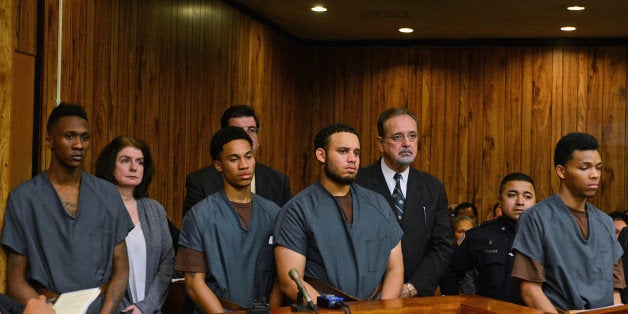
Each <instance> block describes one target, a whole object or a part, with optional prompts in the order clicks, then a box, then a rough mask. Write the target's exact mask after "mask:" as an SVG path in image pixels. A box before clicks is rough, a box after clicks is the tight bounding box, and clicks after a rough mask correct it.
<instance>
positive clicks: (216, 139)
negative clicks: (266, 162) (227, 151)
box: [209, 126, 253, 160]
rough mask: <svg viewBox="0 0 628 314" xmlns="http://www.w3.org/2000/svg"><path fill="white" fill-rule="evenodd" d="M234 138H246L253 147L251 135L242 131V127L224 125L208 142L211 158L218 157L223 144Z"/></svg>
mask: <svg viewBox="0 0 628 314" xmlns="http://www.w3.org/2000/svg"><path fill="white" fill-rule="evenodd" d="M235 140H246V141H247V142H249V145H251V147H253V141H252V140H251V137H250V136H249V135H248V134H247V133H246V131H244V129H242V128H239V127H235V126H227V127H224V128H222V129H220V130H218V132H216V133H215V134H214V136H212V139H211V141H210V143H209V152H210V154H211V156H212V159H213V160H219V159H220V153H221V152H222V150H223V146H224V145H225V144H227V143H229V142H231V141H235Z"/></svg>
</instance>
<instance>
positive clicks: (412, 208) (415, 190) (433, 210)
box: [357, 161, 453, 296]
mask: <svg viewBox="0 0 628 314" xmlns="http://www.w3.org/2000/svg"><path fill="white" fill-rule="evenodd" d="M357 183H358V184H359V185H361V186H363V187H365V188H367V189H370V190H373V191H375V192H378V193H380V194H382V195H383V196H384V197H385V198H386V200H387V201H388V203H389V204H390V206H391V210H392V206H394V205H393V202H394V200H393V198H392V196H391V194H390V191H389V190H388V185H386V180H385V179H384V174H383V173H382V168H381V165H380V161H378V162H376V163H374V164H372V165H370V166H368V167H366V168H361V169H360V170H359V171H358V178H357ZM401 229H402V230H403V237H402V238H401V248H402V251H403V266H404V282H410V283H412V285H414V287H415V288H416V289H417V291H418V292H419V295H421V296H432V295H434V291H435V290H436V287H437V285H438V281H439V279H440V275H441V274H442V273H443V272H444V271H445V269H447V267H448V266H449V262H450V261H451V257H452V254H453V247H452V242H451V228H450V227H449V219H448V218H447V195H445V188H444V187H443V184H442V183H441V182H440V181H439V180H438V179H437V178H436V177H434V176H432V175H430V174H427V173H425V172H421V171H418V170H415V169H413V168H410V174H409V177H408V190H407V192H406V203H405V208H404V213H403V217H402V219H401Z"/></svg>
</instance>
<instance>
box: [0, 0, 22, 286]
mask: <svg viewBox="0 0 628 314" xmlns="http://www.w3.org/2000/svg"><path fill="white" fill-rule="evenodd" d="M14 5H16V1H13V0H0V7H2V9H0V202H1V204H2V206H1V207H0V216H1V218H0V225H2V224H3V222H4V210H5V208H4V207H5V206H4V204H6V201H7V198H8V196H9V191H10V186H11V177H10V170H11V167H10V164H9V161H10V160H11V155H10V154H11V122H12V121H11V111H12V110H11V109H12V108H11V106H12V101H13V100H12V98H13V88H14V86H13V64H14V59H13V58H14V54H15V48H16V46H15V45H16V38H15V37H14V35H15V34H14V29H15V28H16V27H17V26H16V25H17V16H18V14H17V10H14ZM5 268H6V255H5V253H4V250H2V252H0V292H3V293H4V292H5V288H6V272H5Z"/></svg>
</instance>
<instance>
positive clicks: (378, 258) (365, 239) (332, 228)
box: [274, 183, 402, 299]
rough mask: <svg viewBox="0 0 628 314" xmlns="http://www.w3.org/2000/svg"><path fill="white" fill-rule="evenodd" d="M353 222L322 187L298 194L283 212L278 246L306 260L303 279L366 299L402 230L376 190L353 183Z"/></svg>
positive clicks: (380, 275)
mask: <svg viewBox="0 0 628 314" xmlns="http://www.w3.org/2000/svg"><path fill="white" fill-rule="evenodd" d="M351 197H352V199H353V223H349V222H348V221H347V220H346V219H345V217H344V213H343V211H342V208H340V205H339V204H338V202H337V201H336V199H335V198H334V197H333V196H332V195H331V194H330V193H329V192H328V191H327V190H326V189H325V188H324V187H323V186H322V185H321V184H320V183H316V184H314V185H311V186H310V187H308V188H307V189H305V190H303V191H302V192H301V193H299V194H297V195H296V196H295V197H294V198H292V200H290V201H288V203H286V205H284V207H283V208H282V209H281V211H280V212H279V216H278V217H277V222H276V224H275V232H274V234H275V243H276V245H281V246H283V247H285V248H287V249H289V250H292V251H294V252H297V253H299V254H301V255H303V256H305V257H306V264H305V276H307V277H311V278H315V279H320V280H323V281H325V282H327V283H329V284H331V285H332V286H334V287H336V288H338V289H340V290H342V291H344V292H346V293H348V294H351V295H354V296H356V297H358V298H362V299H364V298H367V297H369V296H370V295H371V293H373V291H375V289H376V288H377V286H378V284H379V282H380V281H381V280H382V278H383V276H384V273H385V272H386V266H387V264H388V258H389V256H390V251H391V250H392V249H393V248H394V247H395V246H396V245H397V244H398V243H399V241H401V236H402V231H401V227H399V223H397V220H396V218H395V216H394V214H393V212H392V211H391V210H390V205H389V204H388V202H386V200H385V199H384V197H382V196H381V195H380V194H378V193H377V192H373V191H370V190H367V189H365V188H363V187H361V186H359V185H357V184H352V185H351Z"/></svg>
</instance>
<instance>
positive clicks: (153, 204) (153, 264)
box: [122, 198, 174, 313]
mask: <svg viewBox="0 0 628 314" xmlns="http://www.w3.org/2000/svg"><path fill="white" fill-rule="evenodd" d="M137 213H138V215H139V218H140V225H141V226H142V232H144V239H145V240H146V292H145V293H146V296H145V298H144V300H142V301H140V302H138V303H137V304H135V305H136V306H137V307H138V308H139V309H140V310H141V311H142V313H161V308H162V306H163V304H164V301H166V296H167V295H168V290H169V289H170V282H171V280H172V275H173V271H174V249H173V248H172V238H171V237H170V230H169V229H168V218H167V217H166V212H165V211H164V208H163V206H161V204H159V202H157V201H155V200H153V199H149V198H141V199H138V200H137ZM131 304H133V302H132V298H131V294H130V292H129V290H128V289H127V292H126V295H125V296H124V299H123V300H122V308H125V307H127V306H129V305H131Z"/></svg>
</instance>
